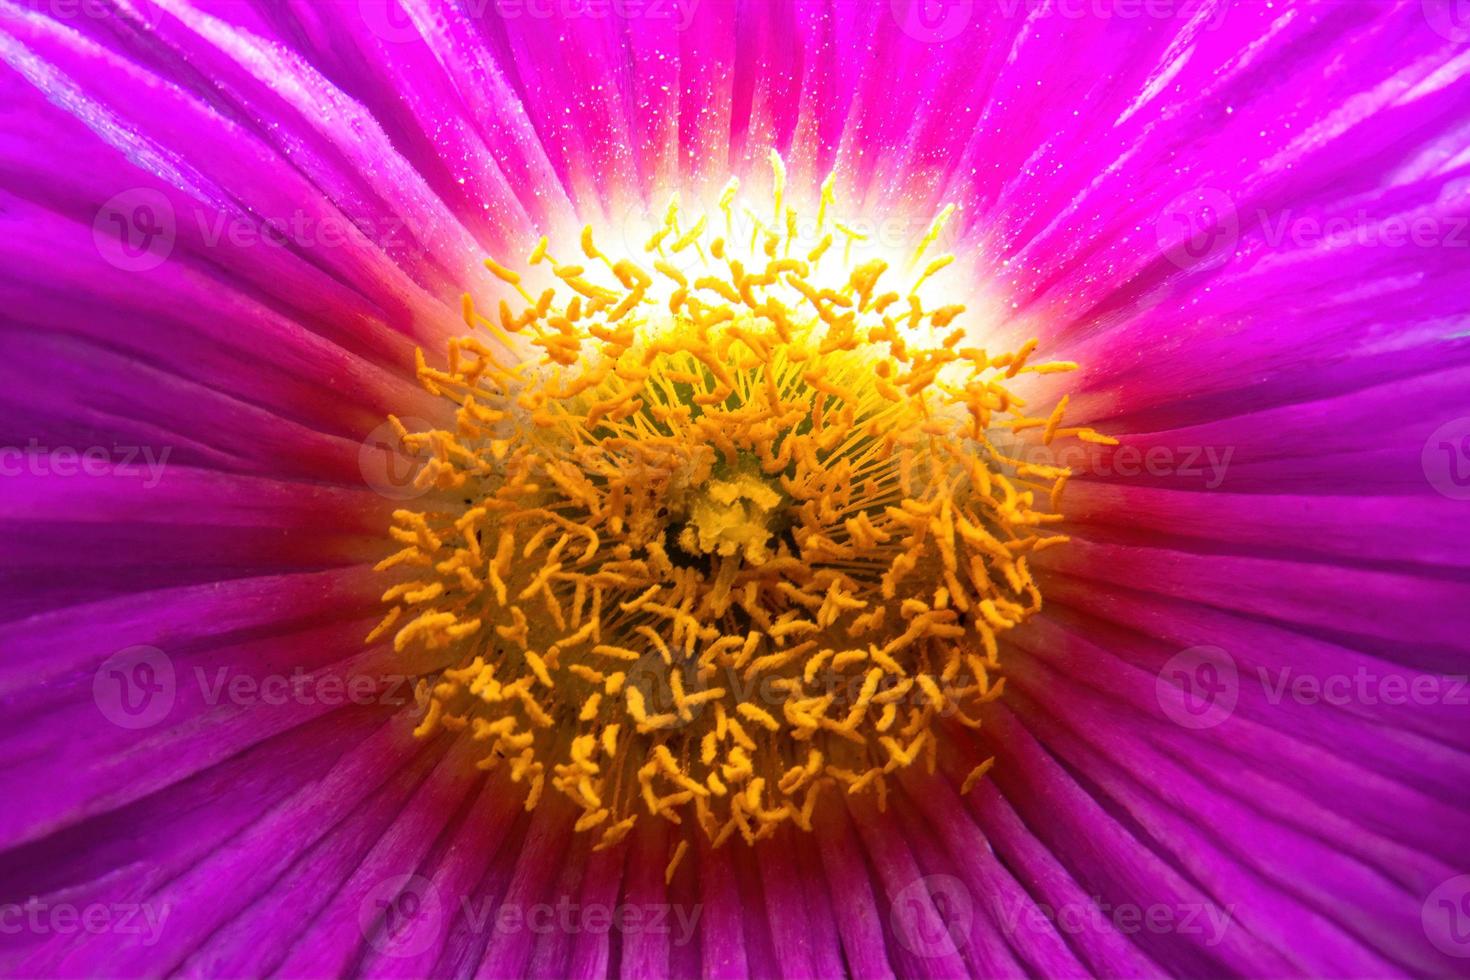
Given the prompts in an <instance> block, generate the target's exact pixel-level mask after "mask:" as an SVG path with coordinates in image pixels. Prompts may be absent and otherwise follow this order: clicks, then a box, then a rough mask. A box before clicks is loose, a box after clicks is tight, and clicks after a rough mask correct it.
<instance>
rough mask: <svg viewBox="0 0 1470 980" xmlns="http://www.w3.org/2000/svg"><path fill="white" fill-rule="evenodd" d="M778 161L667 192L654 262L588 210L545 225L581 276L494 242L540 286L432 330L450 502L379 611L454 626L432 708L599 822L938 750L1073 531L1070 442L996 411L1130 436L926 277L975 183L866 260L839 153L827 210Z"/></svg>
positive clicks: (436, 644)
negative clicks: (451, 424) (543, 272)
mask: <svg viewBox="0 0 1470 980" xmlns="http://www.w3.org/2000/svg"><path fill="white" fill-rule="evenodd" d="M771 162H772V167H773V170H774V188H775V189H774V201H773V202H772V206H771V210H770V212H769V214H768V216H767V218H766V220H765V221H760V220H757V221H755V222H754V223H753V224H751V226H750V230H749V235H748V236H747V235H745V234H737V233H736V227H735V222H734V220H733V213H734V209H735V208H736V207H737V206H738V205H739V203H740V202H739V201H738V200H737V195H738V190H739V188H738V184H737V182H734V181H732V182H731V183H730V184H729V185H728V186H727V187H726V189H725V191H724V193H723V194H722V195H721V197H720V201H719V212H720V213H719V214H717V215H715V216H714V218H713V220H711V218H710V217H709V216H708V215H699V216H697V217H693V218H689V217H685V216H682V215H681V213H680V211H679V208H678V205H677V202H671V203H670V205H669V207H668V210H667V212H666V214H665V216H664V221H663V224H662V226H661V227H659V228H658V229H656V231H655V232H654V233H653V235H652V236H651V238H650V239H649V240H648V242H647V243H646V244H645V246H644V251H645V253H646V255H645V256H643V258H644V261H643V262H639V261H636V260H635V259H631V258H616V257H613V256H610V255H608V254H606V253H605V252H603V251H602V250H601V248H600V247H599V245H598V243H597V237H596V234H595V231H594V229H593V228H592V226H590V225H589V226H587V227H586V228H584V229H583V231H582V235H581V240H580V246H581V253H582V254H581V255H580V256H578V260H579V261H578V262H577V263H573V262H571V261H559V260H558V258H557V257H555V256H553V255H551V254H550V253H549V252H548V249H547V242H546V239H545V238H542V239H541V241H540V243H539V244H537V245H536V247H535V249H534V251H532V253H531V254H530V256H529V258H528V260H527V265H528V266H529V267H532V268H535V267H545V268H548V269H549V271H550V274H551V278H552V279H553V281H554V282H555V283H556V285H555V286H548V287H546V288H545V289H544V290H543V291H541V292H539V294H533V293H532V292H531V291H529V290H528V289H527V286H526V284H525V281H524V280H523V277H522V274H521V273H520V272H518V271H516V270H514V269H512V268H510V267H507V266H505V265H502V264H501V263H499V262H497V261H494V260H490V261H488V262H487V265H488V266H489V268H490V269H491V271H492V272H494V273H495V275H496V276H497V277H498V278H499V279H500V280H502V281H503V282H504V283H506V284H508V285H509V286H511V287H513V288H514V289H515V290H516V292H517V293H518V294H519V296H520V298H521V300H523V306H522V308H521V309H516V307H515V306H514V305H513V304H511V303H509V302H507V301H502V302H501V303H500V304H499V309H498V314H494V315H490V316H486V315H482V314H481V313H480V312H479V311H478V310H477V308H476V306H475V304H474V300H473V298H472V297H470V296H468V295H466V296H465V300H464V316H465V322H466V324H467V325H468V326H469V327H471V328H473V329H474V331H475V332H474V333H473V334H472V335H470V336H467V337H461V338H458V339H455V340H453V341H451V342H450V345H449V351H448V365H447V367H445V368H436V367H431V366H430V365H429V364H428V363H426V361H425V359H424V355H423V353H422V352H420V366H419V377H420V380H421V381H422V382H423V384H424V385H425V386H426V387H427V388H428V389H429V390H430V391H431V392H433V393H434V394H436V395H443V396H444V397H446V398H450V399H452V400H453V401H454V402H455V403H456V404H457V405H458V410H457V413H456V422H457V426H456V428H455V429H453V430H433V431H428V432H418V433H410V432H408V431H406V430H404V431H402V433H401V435H402V438H403V439H404V441H405V443H406V444H407V445H409V446H411V447H413V448H415V449H417V450H418V451H419V452H421V453H422V454H424V455H426V456H428V457H430V458H429V462H428V464H427V465H426V466H425V467H424V469H423V470H422V471H421V473H420V474H419V476H418V484H419V485H420V486H421V487H430V486H432V487H434V488H436V489H438V490H441V491H444V492H445V494H447V495H448V498H449V500H450V501H451V503H450V506H447V507H445V506H438V507H433V508H430V509H426V510H418V509H404V510H400V511H398V512H397V513H395V515H394V521H395V523H394V527H393V529H392V536H393V538H394V540H396V541H397V542H398V543H399V544H400V545H402V548H401V550H398V551H397V552H396V553H394V554H393V555H392V556H390V557H388V558H387V559H385V560H384V561H383V562H382V563H381V564H380V565H379V566H378V567H379V569H380V570H384V571H388V570H392V571H394V572H402V573H406V574H404V580H403V581H400V582H398V583H396V584H394V585H393V586H392V587H391V588H390V589H388V591H387V592H386V594H385V595H384V600H385V601H387V602H389V603H391V604H392V609H391V611H390V612H389V613H388V615H387V617H386V618H385V619H384V620H383V623H382V624H381V625H380V626H379V627H378V629H376V630H375V631H374V632H373V634H372V636H370V637H369V641H373V640H376V639H377V638H378V637H379V636H380V635H382V634H383V633H385V632H386V631H388V630H396V631H397V632H396V637H395V640H394V643H395V647H396V648H397V649H398V650H399V651H400V652H405V651H409V650H427V651H430V652H434V651H445V652H446V653H447V654H448V657H449V663H448V665H447V666H446V667H445V669H443V671H442V672H440V673H437V674H436V675H434V676H433V677H431V678H429V679H426V680H425V681H424V682H423V683H422V686H421V694H422V698H423V700H424V702H425V705H426V711H427V717H426V718H425V720H424V721H423V723H422V725H421V726H420V727H419V730H418V733H419V734H422V735H427V734H431V733H433V732H434V731H435V730H436V729H438V728H440V727H450V728H454V729H457V730H465V731H467V733H468V737H471V738H473V739H475V740H476V741H478V742H480V743H482V744H483V746H484V749H483V761H482V763H481V765H482V766H483V767H486V768H489V767H493V766H496V765H499V764H501V763H505V764H506V765H508V766H509V767H510V772H511V776H512V778H513V779H515V780H516V781H525V782H527V783H529V787H530V788H529V794H528V798H527V802H526V805H527V806H528V807H531V806H534V805H535V804H536V802H537V801H538V799H539V798H540V795H541V793H542V792H544V791H545V788H546V786H547V785H548V784H549V785H550V786H553V787H555V788H556V789H557V790H559V791H561V792H563V793H565V794H566V795H567V796H569V797H570V798H571V799H572V800H574V801H575V802H576V803H577V805H578V806H579V807H581V808H582V811H583V813H582V816H581V819H580V820H578V822H577V828H578V829H579V830H586V829H592V828H597V829H598V831H599V832H600V834H601V842H600V844H599V845H598V846H599V847H605V846H607V845H609V844H612V843H615V842H616V841H618V840H621V839H622V838H623V836H625V835H626V834H627V832H628V831H629V830H630V829H631V828H632V826H633V825H634V823H635V822H636V820H637V819H638V816H639V814H640V813H647V814H653V815H659V816H662V817H664V818H666V819H669V820H672V821H674V822H679V821H680V813H681V812H682V811H685V810H686V809H687V808H689V807H692V810H693V812H694V813H695V814H696V815H697V817H698V821H699V824H700V825H701V826H702V827H703V828H704V830H705V831H706V832H707V833H708V834H709V836H710V837H711V838H713V839H714V840H715V842H716V843H723V842H724V841H725V840H726V839H727V838H729V837H730V836H731V835H732V834H733V833H734V832H735V831H736V830H738V831H739V832H740V833H741V834H742V835H743V836H744V837H745V838H746V839H747V840H749V841H754V840H755V839H757V838H758V837H761V836H764V835H766V834H767V833H768V832H769V831H770V830H771V829H772V828H774V827H775V826H777V825H778V824H779V823H781V822H782V821H785V820H790V821H793V822H794V823H796V824H797V825H798V826H800V827H803V828H805V829H810V827H811V815H812V812H813V808H814V806H815V803H816V800H817V797H818V794H819V793H820V792H821V791H822V790H823V789H824V788H825V787H827V786H829V785H835V786H837V787H839V788H841V789H842V790H845V791H846V792H849V793H858V792H862V791H865V790H871V791H873V792H875V793H877V794H878V795H879V796H880V798H881V797H882V796H883V794H884V793H885V792H886V779H887V776H888V774H890V773H892V772H893V771H894V770H895V769H898V768H902V767H906V766H909V765H913V764H915V763H917V762H920V761H925V762H926V763H927V765H928V766H929V769H930V771H933V770H934V767H935V758H936V738H937V737H938V736H937V733H936V721H937V720H938V719H940V718H942V717H943V718H950V719H953V720H954V721H955V722H957V723H959V724H961V725H968V726H971V727H978V726H979V725H980V723H981V719H980V717H979V714H978V711H979V708H980V706H981V705H982V704H984V703H985V702H987V701H989V700H991V699H993V698H994V697H995V696H996V695H998V694H999V693H1000V691H1001V689H1002V684H1003V681H1002V680H1001V679H997V677H996V671H997V668H998V667H999V666H1000V664H999V660H998V654H997V646H996V639H995V638H996V635H997V634H998V633H1001V632H1003V631H1005V630H1008V629H1010V628H1012V627H1014V626H1015V625H1017V624H1018V623H1020V622H1022V621H1024V620H1025V619H1027V618H1028V617H1029V616H1030V615H1031V614H1032V613H1034V612H1036V611H1037V610H1038V609H1039V608H1040V607H1041V602H1042V597H1041V594H1040V592H1039V591H1038V589H1037V587H1036V583H1035V582H1034V580H1033V579H1032V576H1031V572H1030V569H1029V566H1028V559H1029V558H1030V556H1031V555H1033V554H1035V553H1036V552H1038V551H1041V550H1043V549H1045V548H1048V547H1051V546H1053V545H1056V544H1059V543H1061V542H1063V541H1065V540H1066V539H1065V537H1064V536H1062V535H1059V534H1055V533H1052V532H1051V531H1050V527H1051V526H1052V525H1054V524H1055V523H1056V522H1057V521H1059V520H1060V519H1061V518H1060V514H1059V513H1058V505H1059V498H1060V496H1061V493H1062V490H1063V487H1064V485H1065V483H1066V480H1067V477H1068V476H1069V472H1068V470H1067V469H1066V468H1064V467H1058V466H1053V465H1046V464H1041V463H1036V462H1028V461H1026V460H1023V459H1016V458H1013V457H1011V456H1008V455H1007V454H1006V453H1005V452H1004V451H1003V450H1002V449H1000V448H998V447H997V446H996V444H995V442H994V441H992V438H991V435H992V432H993V431H997V430H999V431H1004V432H1006V433H1009V434H1014V433H1015V432H1017V431H1025V430H1033V429H1034V430H1037V431H1038V432H1039V433H1040V438H1041V439H1042V440H1043V441H1044V442H1046V443H1050V442H1051V441H1052V440H1053V439H1054V438H1057V437H1062V438H1073V437H1076V438H1081V439H1085V440H1089V441H1092V442H1097V443H1110V442H1112V441H1113V440H1111V439H1109V438H1108V437H1106V436H1103V435H1100V434H1099V433H1097V432H1095V431H1093V430H1091V429H1088V428H1080V429H1079V428H1066V427H1063V426H1062V414H1063V410H1064V409H1065V401H1066V399H1065V398H1063V399H1062V400H1061V401H1060V402H1059V403H1058V404H1056V405H1055V406H1054V407H1053V406H1048V407H1047V408H1046V410H1045V411H1044V412H1041V413H1039V414H1037V413H1036V411H1035V410H1034V409H1032V408H1031V407H1030V406H1028V405H1027V404H1026V403H1025V401H1024V400H1023V399H1021V398H1019V397H1018V396H1017V395H1016V394H1015V393H1014V392H1013V391H1011V390H1010V389H1009V388H1008V387H1007V384H1008V383H1010V382H1011V381H1012V379H1015V378H1016V377H1017V376H1019V375H1023V374H1027V373H1055V372H1062V371H1068V370H1071V369H1073V368H1074V367H1075V366H1076V365H1073V364H1070V363H1065V362H1056V361H1041V362H1035V361H1033V360H1032V359H1031V358H1032V354H1033V351H1034V348H1035V342H1034V341H1033V342H1031V343H1028V344H1027V345H1026V346H1025V347H1023V348H1022V349H1020V350H1019V351H1014V352H1000V351H988V350H986V349H985V348H984V347H981V346H977V341H976V338H975V336H974V334H973V333H972V332H967V330H966V329H965V327H964V325H963V322H962V318H963V314H964V312H965V307H964V305H963V304H962V303H944V304H942V305H937V304H936V303H934V302H932V301H927V302H926V300H925V298H924V287H925V284H926V282H927V281H928V280H930V279H931V277H932V276H933V275H934V274H935V273H937V272H939V271H940V270H942V269H943V268H944V267H945V266H946V265H948V264H949V263H950V262H952V261H953V257H952V256H949V255H933V256H930V255H928V254H927V253H928V252H929V251H930V247H931V246H932V245H933V244H934V243H935V241H936V240H937V239H938V238H939V236H940V234H941V232H942V230H943V226H944V222H945V220H946V219H947V218H948V217H949V214H950V210H951V209H946V210H945V211H943V212H941V214H940V215H939V216H938V217H937V218H936V219H935V220H934V222H933V224H932V225H931V226H930V227H929V229H928V232H927V234H925V235H924V236H923V237H922V238H921V239H920V240H918V241H917V242H915V243H914V246H913V251H912V254H911V255H910V256H909V257H908V261H907V262H906V263H904V265H905V266H906V267H905V268H900V269H896V270H895V269H890V268H889V267H888V265H889V264H888V262H887V261H885V260H884V259H881V258H874V259H870V260H868V261H864V262H862V263H849V262H848V261H846V260H845V257H844V256H845V254H847V253H850V249H849V248H847V247H845V245H850V243H851V237H852V236H853V235H855V234H856V233H855V232H853V231H852V230H851V229H850V228H849V227H848V226H847V225H844V224H843V223H842V222H841V221H840V220H836V219H835V218H834V217H833V215H832V214H830V213H829V211H830V210H831V208H832V206H833V204H834V202H835V193H834V191H833V181H832V179H830V178H829V179H828V180H827V181H826V182H825V183H824V184H823V186H822V196H821V202H820V207H819V212H818V215H817V219H816V227H815V235H814V236H813V237H814V238H815V239H816V240H815V242H814V243H805V244H804V243H802V241H801V239H800V237H799V236H798V231H797V228H798V215H797V212H796V209H795V208H793V207H791V206H789V205H787V204H786V202H785V200H784V187H785V170H784V165H783V164H782V162H781V160H780V158H779V157H776V156H775V155H774V154H772V161H771ZM746 213H750V212H749V211H747V212H746ZM721 228H723V233H721V232H720V231H719V229H721ZM689 255H692V256H695V257H697V258H694V259H693V260H692V261H690V262H688V263H685V268H684V269H681V268H680V267H679V266H678V265H675V264H673V263H674V261H676V260H677V259H678V257H681V256H683V257H688V256H689ZM528 348H529V349H533V350H536V351H538V352H539V353H540V357H539V359H535V360H531V359H527V360H521V359H520V357H519V356H518V355H519V353H520V352H521V351H523V350H526V349H528ZM984 769H985V766H984V765H982V766H980V767H977V768H976V769H975V770H974V771H973V772H972V773H971V776H970V777H969V778H968V779H967V780H966V786H965V788H966V789H968V788H969V787H970V786H971V785H973V783H974V781H975V779H976V778H978V777H979V776H980V775H982V774H983V772H984Z"/></svg>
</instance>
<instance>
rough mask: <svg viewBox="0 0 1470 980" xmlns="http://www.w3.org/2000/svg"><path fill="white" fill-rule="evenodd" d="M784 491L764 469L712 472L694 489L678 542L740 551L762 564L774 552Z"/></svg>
mask: <svg viewBox="0 0 1470 980" xmlns="http://www.w3.org/2000/svg"><path fill="white" fill-rule="evenodd" d="M780 504H781V494H780V492H779V491H778V490H776V489H775V488H773V487H772V486H771V483H770V481H769V480H766V479H763V478H762V477H761V475H760V472H759V470H753V469H751V468H746V469H743V470H741V471H739V472H737V473H733V474H731V475H730V476H728V477H726V478H723V479H716V478H711V479H710V480H709V482H707V483H706V484H705V485H704V486H702V487H700V488H699V490H698V491H697V492H696V493H695V494H694V501H693V504H692V505H691V506H690V508H689V518H688V520H687V522H686V523H685V525H684V530H683V531H681V532H680V533H679V547H680V548H682V549H684V551H685V552H687V553H689V554H691V555H720V556H723V557H726V558H729V557H732V556H736V555H738V556H739V557H740V558H741V559H742V560H743V561H744V562H745V564H747V565H749V566H751V567H757V566H760V565H762V564H764V563H765V562H766V561H767V560H768V559H769V558H770V557H771V549H770V547H769V545H770V542H771V530H772V526H773V525H774V523H775V520H776V518H777V516H778V513H777V508H778V507H779V506H780Z"/></svg>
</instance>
